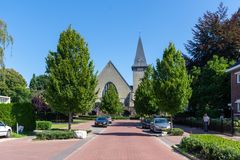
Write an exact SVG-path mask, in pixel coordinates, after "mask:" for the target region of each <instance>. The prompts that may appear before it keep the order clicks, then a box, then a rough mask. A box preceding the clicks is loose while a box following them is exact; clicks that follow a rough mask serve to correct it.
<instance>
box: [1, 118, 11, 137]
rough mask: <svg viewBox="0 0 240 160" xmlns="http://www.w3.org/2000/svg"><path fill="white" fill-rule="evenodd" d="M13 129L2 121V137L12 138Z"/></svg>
mask: <svg viewBox="0 0 240 160" xmlns="http://www.w3.org/2000/svg"><path fill="white" fill-rule="evenodd" d="M11 133H12V128H11V127H9V126H7V125H5V124H4V123H3V122H1V121H0V136H5V137H10V136H11Z"/></svg>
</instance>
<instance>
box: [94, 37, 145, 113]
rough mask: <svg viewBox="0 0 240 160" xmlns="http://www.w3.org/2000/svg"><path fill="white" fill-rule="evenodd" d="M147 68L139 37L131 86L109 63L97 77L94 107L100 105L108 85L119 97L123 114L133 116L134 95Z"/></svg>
mask: <svg viewBox="0 0 240 160" xmlns="http://www.w3.org/2000/svg"><path fill="white" fill-rule="evenodd" d="M147 66H148V65H147V61H146V57H145V54H144V49H143V45H142V40H141V37H139V39H138V44H137V50H136V55H135V59H134V63H133V65H132V67H131V68H132V72H133V85H129V84H128V83H127V81H126V80H125V79H124V77H123V76H122V75H121V73H120V72H119V71H118V69H117V68H116V67H115V66H114V64H113V63H112V62H111V61H109V62H108V63H107V64H106V66H105V67H104V69H103V70H102V71H101V72H100V74H99V75H98V77H97V79H98V85H97V87H96V91H98V95H97V100H96V105H97V104H100V102H101V99H102V96H103V95H104V94H105V92H106V90H107V89H108V87H109V85H110V84H112V85H113V86H114V87H115V89H116V91H117V93H118V95H119V99H120V102H121V103H122V104H123V106H124V113H128V114H134V112H135V111H134V93H135V91H136V90H137V87H138V85H139V83H140V82H141V79H142V78H143V76H144V71H145V69H146V68H147ZM129 68H130V67H129Z"/></svg>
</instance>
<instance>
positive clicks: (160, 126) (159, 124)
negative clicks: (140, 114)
mask: <svg viewBox="0 0 240 160" xmlns="http://www.w3.org/2000/svg"><path fill="white" fill-rule="evenodd" d="M169 128H170V123H169V122H168V120H167V119H166V118H154V119H153V121H152V122H151V125H150V130H151V131H152V132H162V131H163V130H165V129H169Z"/></svg>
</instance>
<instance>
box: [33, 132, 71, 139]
mask: <svg viewBox="0 0 240 160" xmlns="http://www.w3.org/2000/svg"><path fill="white" fill-rule="evenodd" d="M36 137H37V138H36V139H39V140H52V139H71V138H75V133H74V131H67V130H48V131H42V132H37V133H36Z"/></svg>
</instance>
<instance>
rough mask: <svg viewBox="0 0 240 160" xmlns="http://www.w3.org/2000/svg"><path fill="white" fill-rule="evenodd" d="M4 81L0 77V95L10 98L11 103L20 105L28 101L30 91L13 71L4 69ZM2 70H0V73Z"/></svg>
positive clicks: (19, 75)
mask: <svg viewBox="0 0 240 160" xmlns="http://www.w3.org/2000/svg"><path fill="white" fill-rule="evenodd" d="M4 70H5V71H4V73H5V76H4V79H5V80H3V77H2V76H1V77H0V95H5V96H9V97H11V101H12V102H17V103H22V102H29V101H30V91H29V89H28V88H27V82H26V80H25V79H24V78H23V76H22V75H21V74H20V73H18V72H17V71H15V70H14V69H8V68H7V69H4ZM2 72H3V68H2V69H0V73H2Z"/></svg>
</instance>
